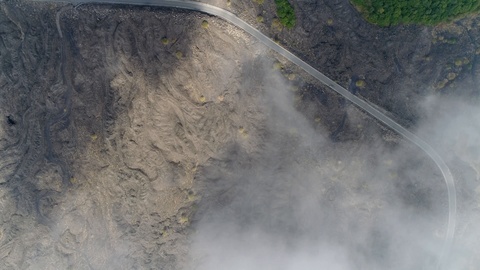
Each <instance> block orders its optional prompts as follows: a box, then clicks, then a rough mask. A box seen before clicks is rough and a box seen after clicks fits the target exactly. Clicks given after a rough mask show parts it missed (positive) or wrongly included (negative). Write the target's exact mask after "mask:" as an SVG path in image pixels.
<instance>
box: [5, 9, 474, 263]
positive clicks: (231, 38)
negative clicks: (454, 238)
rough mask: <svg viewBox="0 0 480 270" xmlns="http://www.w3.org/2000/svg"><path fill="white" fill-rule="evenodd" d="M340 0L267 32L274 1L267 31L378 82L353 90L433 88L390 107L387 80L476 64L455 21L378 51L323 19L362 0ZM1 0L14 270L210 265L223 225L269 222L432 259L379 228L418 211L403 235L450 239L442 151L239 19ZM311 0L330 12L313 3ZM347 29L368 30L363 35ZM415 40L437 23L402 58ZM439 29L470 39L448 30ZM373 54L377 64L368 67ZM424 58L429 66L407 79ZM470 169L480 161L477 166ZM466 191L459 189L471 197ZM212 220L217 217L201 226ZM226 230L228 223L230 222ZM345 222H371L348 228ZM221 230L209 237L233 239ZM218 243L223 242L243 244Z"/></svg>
mask: <svg viewBox="0 0 480 270" xmlns="http://www.w3.org/2000/svg"><path fill="white" fill-rule="evenodd" d="M332 3H333V2H331V1H328V3H326V4H323V3H317V4H314V3H308V2H299V4H298V6H296V7H297V8H298V10H299V11H300V12H302V14H303V13H304V14H311V16H309V17H308V16H304V18H302V16H299V17H300V25H303V26H302V27H300V28H296V29H295V30H294V31H286V30H281V29H278V28H270V27H269V26H270V24H269V23H270V20H271V18H269V17H268V16H271V15H268V14H271V13H268V14H267V15H265V18H266V20H265V21H266V23H265V24H263V25H258V26H259V27H260V28H261V29H263V30H265V32H268V33H271V35H272V36H276V37H277V38H278V39H280V41H281V42H286V43H288V44H291V47H292V49H293V50H294V51H296V52H300V53H299V54H300V55H302V56H303V57H306V59H312V60H313V59H315V61H318V63H316V66H318V67H319V68H320V69H321V70H322V71H324V72H325V73H326V74H328V75H331V76H332V77H333V78H334V79H335V80H338V81H339V82H341V83H342V84H345V85H347V84H350V85H351V87H350V89H352V90H354V88H356V86H355V83H354V82H355V80H357V79H360V78H362V76H365V79H364V80H365V81H366V83H367V87H365V88H364V89H359V88H358V89H357V91H358V93H359V94H361V95H364V96H367V97H369V98H371V99H372V101H374V102H377V104H379V105H380V106H385V107H387V108H388V106H389V105H388V104H390V103H392V102H394V101H396V100H400V101H401V100H406V98H409V97H411V98H415V97H417V95H420V96H422V95H424V94H425V92H421V93H415V92H414V93H411V92H410V91H409V90H407V89H408V87H405V88H401V89H402V91H403V92H399V93H398V95H399V96H400V97H399V99H397V97H395V98H392V100H386V98H387V97H388V96H389V95H387V93H388V91H393V90H388V89H390V88H388V87H385V88H380V87H379V86H380V85H382V84H386V85H394V86H395V85H402V84H404V83H406V82H411V83H412V84H415V83H418V81H422V82H423V83H424V82H425V81H424V79H425V78H428V79H429V80H428V81H426V82H427V84H435V83H438V81H441V80H442V78H443V77H442V76H447V75H448V73H452V72H453V73H455V74H457V75H458V76H456V77H457V78H456V80H459V79H458V78H460V79H462V78H464V79H465V80H463V81H464V82H465V83H466V84H468V83H470V82H471V80H473V79H471V78H473V77H474V76H473V75H475V76H476V74H475V73H474V70H475V67H476V60H475V58H471V57H470V56H472V57H475V56H474V55H470V54H471V52H472V50H473V49H469V50H466V51H465V50H463V51H462V50H459V49H458V48H462V46H464V45H465V44H464V43H463V42H467V41H465V40H466V36H465V33H464V32H461V31H457V32H452V31H454V30H455V29H456V30H458V29H463V28H461V26H462V24H453V25H448V26H444V28H428V29H427V28H425V29H419V28H415V27H411V28H405V29H404V30H403V31H404V32H402V33H404V35H405V36H399V37H396V38H394V37H395V34H396V33H397V31H396V29H393V30H392V29H389V30H380V29H376V31H377V32H378V33H390V36H391V37H392V39H393V40H391V41H390V42H392V44H393V45H392V47H393V48H402V49H403V51H401V52H399V53H400V54H399V55H397V57H396V58H392V57H394V56H391V55H390V54H387V57H386V58H383V56H381V55H384V54H385V53H383V51H385V50H383V51H382V50H378V49H377V48H376V47H375V46H378V47H381V46H382V43H381V41H374V39H375V35H376V34H372V33H377V32H371V28H372V27H371V26H368V25H367V24H365V23H364V22H362V21H360V18H358V17H356V16H357V15H355V14H354V13H351V16H341V17H340V16H338V15H335V16H334V18H333V24H332V25H329V23H328V22H327V21H328V19H329V18H330V17H329V16H331V15H329V16H327V15H326V14H337V13H334V11H335V10H336V12H339V13H338V14H340V13H341V10H342V8H343V9H346V10H350V7H349V6H348V5H347V4H346V2H345V1H344V2H339V4H337V5H334V6H332ZM270 4H271V3H265V5H264V6H257V4H255V3H251V2H247V1H245V2H232V6H231V7H232V8H234V9H235V8H239V7H242V6H250V5H252V8H250V9H245V12H244V13H242V16H243V17H244V18H246V19H247V20H248V19H249V18H251V19H252V20H253V19H255V17H256V15H257V14H255V13H254V12H257V11H259V12H261V9H262V7H263V8H265V9H266V10H267V11H269V10H270V11H271V9H272V6H271V5H270ZM0 5H1V8H2V9H1V13H0V27H1V32H0V33H1V36H0V37H1V40H2V42H1V43H0V61H1V69H2V71H1V73H0V87H1V89H0V92H1V98H0V115H2V117H3V121H2V122H1V124H0V192H1V193H0V196H1V197H0V202H1V203H0V205H1V207H2V209H1V211H2V212H1V215H0V226H1V227H0V258H1V261H2V265H1V268H2V269H68V268H70V269H180V268H188V267H191V263H192V262H193V263H194V264H195V266H199V267H208V266H211V265H210V263H211V262H208V261H207V262H203V264H202V260H200V261H198V257H200V258H202V256H203V255H204V254H200V255H198V257H195V256H193V255H191V254H192V253H195V252H196V251H195V250H196V248H197V247H202V245H203V242H202V241H205V239H206V240H207V241H210V240H212V239H209V233H208V232H209V230H210V229H211V228H217V227H215V226H217V225H218V223H222V222H223V221H225V223H226V224H242V225H244V226H245V227H246V228H254V229H255V230H258V231H270V232H269V233H268V234H266V235H263V237H264V238H267V239H270V238H278V239H280V240H279V241H280V242H282V243H283V244H285V243H288V246H306V247H311V245H313V244H315V243H317V242H318V241H320V240H322V239H323V240H324V239H328V241H327V242H334V243H335V244H336V245H337V246H342V245H343V246H345V247H348V246H353V247H355V248H357V249H358V248H365V245H366V244H365V243H367V244H368V245H370V247H368V248H365V251H364V252H360V253H355V252H353V251H352V250H348V249H347V251H345V254H348V255H349V256H351V258H353V259H352V260H353V261H354V262H356V263H360V264H361V263H366V264H367V265H369V266H370V267H377V268H379V269H382V268H385V267H389V268H390V269H394V268H392V267H393V266H394V265H396V266H397V267H399V268H398V269H402V267H405V268H403V269H407V268H408V267H410V268H411V267H416V268H419V267H422V266H424V265H428V264H429V263H431V261H432V260H434V258H433V257H435V252H429V251H425V249H424V246H422V245H419V246H417V247H414V248H411V247H409V246H408V245H406V244H405V243H403V242H402V241H401V240H402V239H401V237H400V236H401V234H395V233H393V232H392V230H390V229H386V228H388V226H382V225H385V224H384V223H388V222H389V221H388V220H389V219H392V216H390V215H389V214H388V213H389V211H388V210H390V211H393V210H397V207H396V206H397V205H401V206H406V207H407V209H408V210H406V211H403V210H402V211H398V212H395V213H397V214H396V216H395V217H393V220H399V219H402V218H405V217H409V218H412V217H413V218H414V220H416V221H419V223H418V224H414V225H415V226H413V225H412V224H409V225H411V226H405V229H413V230H414V232H415V233H416V234H418V235H427V236H426V237H425V238H423V239H424V240H425V242H426V243H429V244H430V243H435V244H438V245H440V244H441V240H442V233H443V230H444V229H445V225H446V224H445V221H446V216H445V215H446V212H447V211H446V208H445V207H446V200H445V190H444V188H443V186H442V182H441V181H442V179H441V177H440V176H439V175H437V174H436V173H435V168H434V166H433V164H432V163H431V161H429V160H428V158H427V157H425V156H424V154H422V153H421V152H419V151H418V150H417V149H415V148H413V147H412V146H409V145H408V144H405V143H404V142H402V141H401V139H400V138H399V137H398V136H397V135H395V134H394V133H392V132H391V131H389V130H387V129H385V128H383V127H382V126H379V125H378V124H377V123H376V122H375V121H373V120H372V119H370V118H369V117H368V116H366V115H365V114H363V113H362V112H360V111H359V110H358V109H356V108H355V107H353V106H351V105H349V104H348V103H346V102H345V101H344V100H343V99H342V98H341V97H339V96H338V95H336V94H334V93H332V92H330V91H329V90H327V89H324V88H323V87H322V86H320V85H318V84H317V83H316V82H315V81H314V80H312V79H311V78H309V77H308V76H307V75H305V74H303V73H302V72H301V71H299V70H297V68H296V67H294V66H291V65H289V64H288V63H286V62H285V61H284V60H283V59H282V58H281V57H279V58H277V56H276V55H272V54H271V53H269V52H268V51H266V50H265V48H263V47H262V46H261V44H257V43H256V41H255V40H252V39H251V38H250V37H248V36H247V35H245V33H243V32H242V31H239V30H238V29H236V28H235V27H233V26H231V25H228V23H226V22H224V21H221V20H217V19H215V18H212V17H209V16H206V15H202V14H199V13H195V12H184V11H180V10H172V9H158V8H155V9H153V8H141V7H128V6H110V5H81V6H79V7H76V8H74V7H72V6H65V7H63V6H61V5H58V4H40V3H30V2H15V1H5V2H1V3H0ZM314 5H317V8H318V10H324V11H322V12H312V8H313V6H314ZM320 7H321V8H320ZM335 7H336V8H335ZM308 8H310V9H308ZM324 8H325V9H324ZM315 10H317V9H316V8H315ZM249 12H251V13H249ZM332 12H333V13H332ZM349 12H352V10H350V11H349ZM314 16H319V17H318V18H315V17H314ZM337 17H338V18H337ZM340 18H342V19H340ZM352 18H353V19H352ZM309 20H310V21H309ZM349 20H356V23H354V22H351V21H349ZM203 21H207V22H208V25H205V24H203V25H202V22H203ZM316 21H317V23H314V22H316ZM470 22H471V23H472V25H474V23H476V22H477V20H476V19H475V18H473V19H471V21H470ZM315 25H318V26H319V27H317V26H315ZM348 25H350V26H348ZM352 25H356V26H357V28H354V27H352ZM347 26H348V27H347ZM267 28H268V29H267ZM367 28H368V29H367ZM309 29H310V30H309ZM317 29H318V30H317ZM344 29H350V30H348V31H354V32H356V31H359V29H364V30H363V31H365V32H366V33H369V34H368V35H367V34H365V37H361V38H359V39H355V38H351V37H350V36H349V35H347V34H345V33H344V32H343V31H346V30H344ZM351 29H353V30H351ZM398 29H403V28H398ZM315 31H318V32H315ZM469 31H475V30H472V29H470V30H469ZM60 32H61V35H60ZM309 32H310V34H309ZM359 32H361V31H359ZM417 33H424V35H423V36H420V39H421V42H423V43H422V44H424V43H425V44H428V46H427V47H428V48H429V52H430V53H429V54H428V55H431V56H430V57H431V58H430V60H428V61H427V60H425V62H420V60H418V61H417V62H415V61H414V64H407V63H406V62H408V61H407V60H406V59H407V58H406V57H405V55H410V57H413V59H417V58H418V59H420V56H422V57H423V56H427V55H426V54H425V52H423V51H421V50H420V51H417V50H416V49H417V47H416V46H417V45H418V44H417V45H415V42H410V43H408V44H409V46H405V43H399V42H398V40H408V38H407V37H412V36H415V35H416V34H417ZM446 33H451V35H452V36H453V35H456V36H455V37H456V39H457V43H456V44H451V43H453V42H451V41H450V42H449V43H448V42H447V41H448V40H452V37H447V38H444V39H442V40H440V36H447V34H446ZM475 36H476V34H475V33H470V37H469V38H470V39H471V40H474V38H473V37H475ZM397 38H398V39H397ZM294 40H297V41H298V40H301V41H302V43H301V44H298V43H296V42H293V41H294ZM322 40H327V41H325V42H324V41H322ZM371 41H372V42H373V43H372V42H371ZM355 42H357V43H355ZM315 44H318V46H316V45H315ZM329 44H330V45H329ZM335 44H337V45H335ZM361 44H364V45H362V46H360V45H361ZM371 44H376V45H375V46H372V45H371ZM472 46H473V45H472ZM327 47H328V48H330V49H329V50H327V49H328V48H327ZM311 48H316V49H314V50H312V49H311ZM349 48H350V49H349ZM351 48H356V50H359V51H360V53H358V54H357V53H352V50H353V49H351ZM422 48H423V47H422ZM398 50H400V49H398ZM321 51H325V52H328V53H322V54H320V55H318V53H319V52H321ZM348 51H350V52H351V53H348ZM315 52H316V53H315ZM450 52H451V54H450ZM412 53H414V55H413V56H412V55H411V54H412ZM442 53H443V54H444V55H443V57H440V55H441V54H442ZM445 54H446V55H447V56H445ZM463 57H467V58H468V61H469V62H468V61H467V60H465V59H464V58H463ZM364 58H366V59H370V60H369V61H370V62H369V63H371V65H370V64H369V65H363V64H362V65H357V63H358V62H361V60H362V59H364ZM395 59H397V60H395ZM458 59H461V61H462V62H461V65H456V64H455V60H458ZM397 62H398V63H397ZM450 62H452V63H453V66H452V67H451V69H447V67H446V65H448V64H449V63H450ZM467 62H468V63H467ZM420 63H421V64H420ZM469 64H471V66H472V67H471V69H470V73H468V72H467V70H468V66H469ZM395 65H398V66H399V67H398V68H397V69H395V68H392V67H394V66H395ZM416 65H424V66H425V67H424V69H428V70H429V72H430V73H421V72H419V74H423V75H418V74H417V73H414V72H413V69H414V68H416V67H417V66H416ZM444 65H445V66H444ZM427 67H428V68H427ZM396 70H397V71H402V72H397V71H396ZM408 70H411V71H408ZM387 73H388V74H387ZM432 74H434V75H432ZM414 75H415V76H417V77H414ZM382 76H383V77H382ZM422 76H424V77H422ZM469 76H472V77H469ZM352 78H353V80H354V81H353V84H352V82H351V79H352ZM385 78H388V79H385ZM452 83H455V82H451V81H449V82H448V83H445V86H447V87H445V88H442V89H443V90H439V91H440V92H442V91H445V92H446V91H448V90H449V89H451V88H448V85H449V84H450V85H451V84H452ZM459 83H460V80H459ZM437 86H438V85H437ZM396 87H397V88H392V89H400V86H396ZM437 88H439V87H437ZM286 89H288V90H291V91H286ZM379 89H382V90H385V91H387V92H386V93H385V92H382V91H380V90H379ZM422 89H427V90H428V89H430V90H432V89H434V88H428V87H427V88H422ZM465 89H468V88H465ZM427 90H425V91H427ZM380 93H382V94H380ZM467 94H468V93H467ZM382 95H383V97H382ZM282 102H283V103H282ZM389 102H390V103H389ZM394 103H395V102H394ZM288 104H294V105H293V106H291V105H288ZM398 104H400V105H399V106H400V107H395V108H392V110H391V113H392V114H393V115H394V116H395V117H396V118H397V119H401V120H402V121H403V122H405V123H411V122H412V119H413V118H414V116H415V115H416V111H415V110H414V109H412V111H411V112H410V111H409V110H406V109H405V106H406V105H405V104H406V103H405V102H404V101H401V102H398ZM401 104H404V105H401ZM402 106H403V107H402ZM298 111H299V112H301V113H298ZM372 149H374V151H372ZM372 168H374V169H372ZM411 168H413V169H411ZM458 168H460V169H459V170H460V171H461V170H462V169H465V170H468V169H467V168H468V164H466V163H461V164H458ZM470 171H471V170H470ZM353 176H354V177H353ZM424 178H426V179H432V181H423V180H422V179H424ZM385 182H386V183H385ZM465 182H468V181H467V180H465ZM467 184H469V185H472V186H474V185H475V183H470V182H468V183H467ZM467 184H465V186H467ZM309 190H316V191H318V192H317V193H316V192H314V193H312V192H308V191H309ZM472 190H474V188H473V189H472ZM472 190H467V189H465V190H463V192H465V193H466V194H467V195H469V196H470V197H469V200H471V201H474V202H476V200H478V198H477V197H475V196H476V195H475V194H473V193H472V192H473V191H472ZM304 197H306V198H307V199H306V200H305V201H306V203H302V201H303V199H302V198H304ZM245 200H247V201H248V203H246V204H245V203H244V201H245ZM319 205H321V206H322V207H321V209H323V211H320V212H318V211H317V210H318V209H319V208H318V206H319ZM465 209H467V207H466V206H465ZM231 213H234V215H231ZM466 213H467V212H466ZM237 214H238V215H237ZM205 217H207V219H206V220H207V221H208V220H211V221H212V222H213V224H208V222H207V223H206V222H205ZM374 220H377V221H379V222H373V221H374ZM217 221H219V222H217ZM205 224H207V225H211V226H207V229H206V231H205V229H204V228H205ZM390 226H391V225H390ZM319 227H320V228H325V229H324V230H318V228H319ZM232 228H233V229H232ZM392 228H393V227H392ZM218 229H219V232H220V233H222V232H223V233H228V232H229V231H230V230H234V229H235V226H233V227H220V228H218ZM352 230H353V231H356V232H358V234H357V235H354V236H351V235H349V234H347V232H349V231H352ZM195 232H197V233H198V232H205V235H204V236H205V239H200V240H197V238H198V237H197V236H195V235H196V234H195ZM312 234H313V235H315V237H313V238H312V239H309V240H308V241H306V240H305V238H309V236H312ZM240 235H241V234H240ZM349 236H350V237H349ZM233 238H234V239H236V238H235V237H233ZM247 238H248V237H247ZM219 239H220V240H219V241H211V243H212V245H211V247H212V248H215V247H217V246H218V247H221V248H222V249H223V247H225V246H223V244H222V243H221V241H223V240H224V239H223V238H222V237H220V238H219ZM319 239H320V240H319ZM237 240H239V241H240V240H241V239H237ZM192 241H193V242H194V243H193V244H192ZM306 242H308V243H307V244H305V243H306ZM266 243H270V242H269V241H266ZM283 244H282V245H283ZM285 245H287V244H285ZM192 246H193V248H192ZM227 246H228V245H227ZM266 246H267V247H268V246H269V244H266ZM241 247H243V246H241ZM260 247H262V246H260ZM409 248H410V249H411V250H410V253H408V252H407V253H405V254H406V255H405V256H410V257H409V258H413V259H412V261H413V262H412V264H410V265H407V264H405V262H404V260H403V257H401V256H400V257H398V258H395V256H394V254H398V253H399V251H405V250H407V249H409ZM190 249H193V250H194V251H191V250H190ZM267 249H268V248H267ZM206 251H207V252H208V251H211V250H209V249H206ZM224 251H225V252H226V253H221V252H218V253H216V254H217V255H218V254H224V255H231V254H229V253H228V251H229V249H228V248H225V249H224ZM212 252H213V251H212ZM352 252H353V253H352ZM415 253H416V254H415ZM472 254H474V253H472ZM247 255H248V254H247ZM192 256H193V258H191V257H192ZM196 256H197V255H196ZM469 256H471V254H470V253H467V255H466V256H465V259H464V260H467V261H468V260H471V258H473V257H469ZM472 256H473V255H472ZM213 257H214V258H215V256H213ZM432 258H433V259H432ZM369 260H370V261H369ZM402 261H403V262H402ZM262 263H264V262H261V261H260V262H259V265H260V264H262ZM202 265H204V266H202ZM214 267H218V265H214V266H211V269H214Z"/></svg>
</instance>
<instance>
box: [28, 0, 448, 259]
mask: <svg viewBox="0 0 480 270" xmlns="http://www.w3.org/2000/svg"><path fill="white" fill-rule="evenodd" d="M37 1H48V2H64V3H72V4H83V3H93V4H95V3H105V4H125V5H140V6H157V7H169V8H179V9H187V10H193V11H200V12H203V13H206V14H209V15H214V16H217V17H219V18H222V19H224V20H226V21H228V22H229V23H232V24H234V25H236V26H238V27H239V28H241V29H242V30H244V31H245V32H247V33H249V34H250V35H252V36H253V37H255V38H256V39H258V40H259V41H260V42H262V43H263V44H265V45H266V46H268V47H269V48H270V49H272V50H274V51H275V52H277V53H279V54H281V55H282V56H284V57H285V58H287V59H288V60H290V61H291V62H293V63H294V64H296V65H298V66H299V67H301V68H302V69H303V70H305V71H306V72H308V73H309V74H310V75H312V76H314V77H315V78H316V79H318V80H319V81H321V82H322V83H323V84H325V85H326V86H328V87H329V88H330V89H332V90H334V91H335V92H337V93H339V94H340V95H342V96H343V97H344V98H346V99H347V100H349V101H350V102H352V103H354V104H355V105H357V106H358V107H359V108H360V109H362V110H364V111H366V112H367V113H369V114H370V115H371V116H373V117H375V118H376V119H378V120H379V121H381V122H382V123H384V124H385V125H386V126H388V127H390V128H391V129H393V130H395V131H396V132H397V133H399V134H400V135H402V136H403V137H404V138H405V139H407V140H409V141H410V142H412V143H414V144H415V145H417V146H418V147H420V149H422V150H423V151H424V152H425V153H427V154H428V156H430V158H432V159H433V161H434V162H435V164H436V165H437V166H438V168H439V169H440V171H441V173H442V175H443V177H444V179H445V184H446V186H447V191H448V209H449V211H448V227H447V232H446V235H445V240H444V244H443V247H442V252H441V254H440V260H439V268H442V265H444V264H445V262H446V260H447V259H448V255H449V253H450V249H451V247H452V244H453V239H454V234H455V223H456V211H457V207H456V191H455V182H454V179H453V176H452V174H451V172H450V169H449V168H448V166H447V164H446V163H445V162H444V161H443V159H442V158H441V157H440V155H439V154H438V153H437V152H436V151H435V150H434V149H433V148H432V147H431V146H430V145H429V144H428V143H426V142H425V141H423V140H422V139H420V138H419V137H418V136H416V135H415V134H413V133H412V132H410V131H408V130H407V129H406V128H404V127H402V126H401V125H400V124H398V123H397V122H395V121H394V120H393V119H391V118H389V117H388V116H386V115H385V114H383V113H382V112H380V111H379V110H377V109H375V108H374V107H373V106H372V105H370V104H369V103H368V102H367V101H365V100H363V99H361V98H359V97H357V96H355V95H354V94H352V93H350V92H349V91H348V90H347V89H345V88H343V87H342V86H340V85H339V84H337V83H336V82H334V81H333V80H332V79H330V78H328V77H327V76H325V75H324V74H322V73H321V72H319V71H318V70H316V69H315V68H313V67H312V66H310V65H309V64H307V63H306V62H304V61H303V60H301V59H300V58H298V57H297V56H295V55H294V54H292V53H291V52H289V51H288V50H286V49H285V48H283V47H281V46H280V45H278V44H277V43H275V42H274V41H273V40H272V39H270V38H269V37H267V36H266V35H264V34H262V33H261V32H260V31H258V30H257V29H255V28H254V27H253V26H251V25H249V24H248V23H246V22H245V21H243V20H242V19H240V18H238V17H237V16H236V15H234V14H233V13H231V12H229V11H226V10H224V9H221V8H218V7H215V6H212V5H209V4H205V3H200V2H193V1H182V0H84V1H75V0H37Z"/></svg>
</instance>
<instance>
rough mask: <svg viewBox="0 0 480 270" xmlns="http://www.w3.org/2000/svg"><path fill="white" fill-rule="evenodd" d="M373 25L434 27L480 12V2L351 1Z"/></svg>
mask: <svg viewBox="0 0 480 270" xmlns="http://www.w3.org/2000/svg"><path fill="white" fill-rule="evenodd" d="M350 1H351V2H352V3H353V4H354V5H355V6H356V7H357V9H358V10H359V11H360V12H361V13H362V14H363V16H364V17H365V18H366V19H367V20H368V21H369V22H371V23H374V24H378V25H380V26H389V25H397V24H423V25H434V24H438V23H440V22H445V21H451V20H452V19H455V18H458V17H460V16H462V15H465V14H469V13H474V12H478V11H479V10H480V1H478V0H350Z"/></svg>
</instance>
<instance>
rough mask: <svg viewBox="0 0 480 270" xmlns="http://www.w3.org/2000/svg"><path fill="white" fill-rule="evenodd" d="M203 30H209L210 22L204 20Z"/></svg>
mask: <svg viewBox="0 0 480 270" xmlns="http://www.w3.org/2000/svg"><path fill="white" fill-rule="evenodd" d="M202 28H203V29H207V28H208V22H207V21H205V20H204V21H203V22H202Z"/></svg>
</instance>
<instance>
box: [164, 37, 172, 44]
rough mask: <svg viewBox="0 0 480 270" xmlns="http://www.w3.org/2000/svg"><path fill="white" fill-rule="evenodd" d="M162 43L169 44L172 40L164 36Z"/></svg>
mask: <svg viewBox="0 0 480 270" xmlns="http://www.w3.org/2000/svg"><path fill="white" fill-rule="evenodd" d="M162 43H163V45H168V43H170V41H169V40H168V38H166V37H164V38H162Z"/></svg>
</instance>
